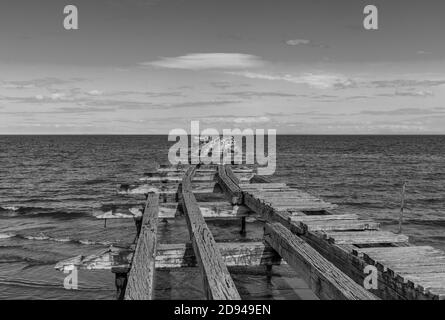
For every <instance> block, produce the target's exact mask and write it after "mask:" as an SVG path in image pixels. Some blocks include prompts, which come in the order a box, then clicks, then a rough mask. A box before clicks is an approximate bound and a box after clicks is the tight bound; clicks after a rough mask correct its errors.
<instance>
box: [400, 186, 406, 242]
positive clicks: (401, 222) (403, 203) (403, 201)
mask: <svg viewBox="0 0 445 320" xmlns="http://www.w3.org/2000/svg"><path fill="white" fill-rule="evenodd" d="M405 191H406V181H405V182H404V183H403V186H402V202H401V204H400V215H399V233H402V224H403V210H404V209H405Z"/></svg>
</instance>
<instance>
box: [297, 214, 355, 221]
mask: <svg viewBox="0 0 445 320" xmlns="http://www.w3.org/2000/svg"><path fill="white" fill-rule="evenodd" d="M357 219H359V216H358V215H356V214H315V215H310V216H306V215H299V216H292V217H291V218H290V220H291V221H295V222H312V221H333V220H357Z"/></svg>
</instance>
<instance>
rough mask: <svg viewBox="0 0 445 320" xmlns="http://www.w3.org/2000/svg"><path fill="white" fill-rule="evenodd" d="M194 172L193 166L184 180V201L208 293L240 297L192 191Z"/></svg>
mask: <svg viewBox="0 0 445 320" xmlns="http://www.w3.org/2000/svg"><path fill="white" fill-rule="evenodd" d="M193 173H194V168H191V169H190V170H188V171H187V173H186V175H185V176H184V179H183V181H182V205H183V211H184V212H185V214H186V220H187V226H188V229H189V234H190V238H191V240H192V244H193V249H194V252H195V256H196V258H197V261H198V265H199V268H200V269H201V274H202V277H203V282H204V290H205V292H206V296H207V298H208V299H215V300H239V299H240V295H239V293H238V291H237V289H236V286H235V284H234V283H233V280H232V278H231V276H230V274H229V271H228V269H227V266H226V265H225V264H224V260H223V258H222V256H221V254H220V252H219V250H218V249H217V246H216V242H215V239H214V238H213V235H212V233H211V232H210V230H209V228H208V227H207V224H206V223H205V220H204V218H203V216H202V214H201V211H200V210H199V207H198V205H197V202H196V199H195V197H194V195H193V193H192V189H191V183H190V181H191V179H192V177H193Z"/></svg>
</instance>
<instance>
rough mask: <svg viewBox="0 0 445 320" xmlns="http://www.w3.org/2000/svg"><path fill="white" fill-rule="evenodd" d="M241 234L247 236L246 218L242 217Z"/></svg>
mask: <svg viewBox="0 0 445 320" xmlns="http://www.w3.org/2000/svg"><path fill="white" fill-rule="evenodd" d="M240 234H242V235H245V234H246V217H241V231H240Z"/></svg>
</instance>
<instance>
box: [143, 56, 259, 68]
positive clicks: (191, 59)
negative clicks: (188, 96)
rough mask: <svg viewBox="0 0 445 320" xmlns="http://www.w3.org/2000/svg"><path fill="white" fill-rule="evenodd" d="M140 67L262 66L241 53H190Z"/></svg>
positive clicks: (257, 60) (256, 59) (146, 63)
mask: <svg viewBox="0 0 445 320" xmlns="http://www.w3.org/2000/svg"><path fill="white" fill-rule="evenodd" d="M140 65H142V66H155V67H161V68H168V69H184V70H206V69H244V68H255V67H259V66H261V65H263V62H262V60H261V59H260V58H259V57H257V56H254V55H250V54H242V53H191V54H187V55H185V56H180V57H173V58H168V57H165V58H161V59H160V60H157V61H152V62H143V63H141V64H140Z"/></svg>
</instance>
